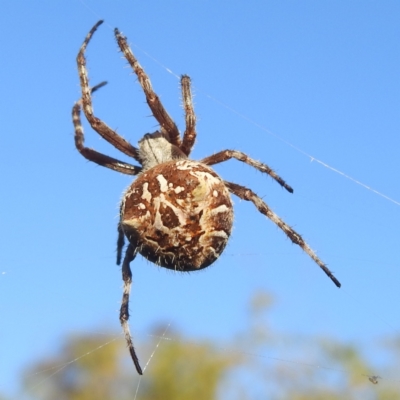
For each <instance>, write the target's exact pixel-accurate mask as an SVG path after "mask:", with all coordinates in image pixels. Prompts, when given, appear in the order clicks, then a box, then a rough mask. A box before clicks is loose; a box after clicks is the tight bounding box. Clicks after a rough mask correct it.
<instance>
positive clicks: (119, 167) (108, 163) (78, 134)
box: [72, 82, 142, 175]
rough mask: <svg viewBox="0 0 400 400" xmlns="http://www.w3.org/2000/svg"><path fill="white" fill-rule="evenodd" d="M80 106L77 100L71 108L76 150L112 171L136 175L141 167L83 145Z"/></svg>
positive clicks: (102, 84) (80, 103)
mask: <svg viewBox="0 0 400 400" xmlns="http://www.w3.org/2000/svg"><path fill="white" fill-rule="evenodd" d="M105 84H106V82H102V83H100V84H99V85H96V86H95V87H93V88H92V89H91V91H92V92H94V91H95V90H97V89H99V88H100V87H102V86H104V85H105ZM81 106H82V100H79V101H77V102H76V103H75V104H74V106H73V108H72V121H73V123H74V127H75V146H76V148H77V149H78V151H79V152H80V153H81V154H82V155H83V156H84V157H85V158H86V159H87V160H89V161H93V162H95V163H96V164H99V165H101V166H103V167H106V168H110V169H113V170H114V171H118V172H122V173H123V174H126V175H137V174H138V173H139V172H140V171H141V170H142V168H141V167H137V166H135V165H132V164H128V163H126V162H123V161H120V160H117V159H116V158H112V157H109V156H106V155H105V154H102V153H99V152H98V151H96V150H93V149H91V148H89V147H85V146H84V143H85V136H84V133H83V126H82V123H81V117H80V114H81Z"/></svg>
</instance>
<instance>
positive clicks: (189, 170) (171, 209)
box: [121, 160, 233, 271]
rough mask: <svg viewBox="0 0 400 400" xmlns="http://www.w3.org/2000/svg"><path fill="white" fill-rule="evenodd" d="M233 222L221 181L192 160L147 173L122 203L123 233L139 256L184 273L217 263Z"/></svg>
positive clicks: (230, 208) (168, 163)
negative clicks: (136, 249)
mask: <svg viewBox="0 0 400 400" xmlns="http://www.w3.org/2000/svg"><path fill="white" fill-rule="evenodd" d="M232 222H233V208H232V201H231V198H230V195H229V192H228V190H227V188H226V187H225V185H224V183H223V181H222V180H221V178H220V177H219V176H218V175H217V174H216V173H215V172H214V171H213V170H212V169H211V168H209V167H208V166H207V165H204V164H201V163H199V162H195V161H190V160H179V161H169V162H165V163H162V164H159V165H157V166H155V167H153V168H151V169H149V170H147V171H146V172H143V173H142V174H140V175H139V176H138V178H137V179H136V180H135V181H134V182H133V183H132V185H130V186H129V187H128V189H127V191H126V192H125V194H124V197H123V200H122V204H121V226H122V229H123V230H124V233H125V235H126V237H127V238H128V240H129V241H130V242H131V243H132V244H134V245H137V246H138V251H139V253H140V254H142V256H144V257H145V258H147V259H148V260H150V261H152V262H154V263H156V264H158V265H160V266H162V267H166V268H170V269H175V270H180V271H193V270H197V269H202V268H206V267H208V266H209V265H210V264H212V263H213V262H214V261H215V260H216V259H217V258H218V257H219V255H220V254H221V253H222V252H223V250H224V248H225V246H226V244H227V242H228V239H229V236H230V233H231V229H232Z"/></svg>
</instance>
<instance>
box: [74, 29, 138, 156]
mask: <svg viewBox="0 0 400 400" xmlns="http://www.w3.org/2000/svg"><path fill="white" fill-rule="evenodd" d="M102 23H103V21H99V22H97V24H96V25H95V26H94V27H93V28H92V29H91V30H90V32H89V33H88V34H87V36H86V38H85V40H84V42H83V44H82V46H81V48H80V50H79V53H78V56H77V58H76V62H77V64H78V73H79V79H80V82H81V89H82V108H83V112H84V114H85V116H86V118H87V120H88V121H89V123H90V126H91V127H92V128H93V129H94V130H95V131H96V132H97V133H98V134H99V135H100V136H101V137H102V138H104V139H105V140H107V142H109V143H110V144H112V145H113V146H114V147H115V148H117V149H118V150H120V151H122V152H123V153H124V154H126V155H128V156H130V157H133V158H134V159H135V160H136V161H139V162H140V158H139V151H138V149H137V148H136V147H134V146H132V145H131V144H130V143H129V142H128V141H127V140H125V139H124V138H123V137H122V136H120V135H118V134H117V133H116V132H115V131H113V130H112V129H111V128H110V127H109V126H108V125H107V124H105V123H104V122H103V121H102V120H100V119H99V118H97V117H95V116H94V114H93V107H92V96H91V93H92V90H91V89H90V86H89V78H88V73H87V69H86V59H85V51H86V47H87V45H88V44H89V42H90V39H91V38H92V36H93V34H94V33H95V32H96V30H97V28H98V27H99V26H100V25H101V24H102Z"/></svg>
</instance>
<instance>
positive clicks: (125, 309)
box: [119, 244, 143, 375]
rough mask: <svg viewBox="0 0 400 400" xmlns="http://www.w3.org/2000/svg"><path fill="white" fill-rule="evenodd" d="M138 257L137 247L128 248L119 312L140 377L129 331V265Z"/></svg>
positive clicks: (130, 280)
mask: <svg viewBox="0 0 400 400" xmlns="http://www.w3.org/2000/svg"><path fill="white" fill-rule="evenodd" d="M135 257H136V247H134V246H133V245H132V244H130V245H129V246H128V249H127V250H126V253H125V258H124V262H123V263H122V279H123V280H124V291H123V295H122V304H121V309H120V312H119V320H120V321H121V326H122V330H123V332H124V335H125V340H126V343H127V344H128V348H129V352H130V354H131V357H132V360H133V363H134V364H135V367H136V371H137V372H138V374H139V375H143V372H142V368H141V367H140V364H139V359H138V356H137V355H136V351H135V348H134V347H133V341H132V336H131V333H130V330H129V323H128V320H129V293H130V291H131V284H132V271H131V268H130V266H129V264H130V263H131V262H132V261H133V260H134V259H135Z"/></svg>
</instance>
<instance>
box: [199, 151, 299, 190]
mask: <svg viewBox="0 0 400 400" xmlns="http://www.w3.org/2000/svg"><path fill="white" fill-rule="evenodd" d="M231 158H236V160H239V161H242V162H244V163H246V164H248V165H250V166H252V167H254V168H256V169H258V170H259V171H261V172H264V173H266V174H268V175H269V176H270V177H271V178H273V179H275V180H276V181H277V182H278V183H279V184H280V185H281V186H282V187H284V188H285V189H286V190H287V191H288V192H290V193H293V189H292V187H291V186H289V185H288V184H287V183H286V182H285V181H284V180H283V179H282V178H281V177H280V176H279V175H278V174H277V173H276V172H275V171H274V170H273V169H271V168H270V167H268V165H266V164H263V163H261V162H259V161H256V160H253V159H252V158H250V157H249V156H248V155H247V154H245V153H242V152H241V151H236V150H223V151H220V152H219V153H215V154H213V155H211V156H209V157H206V158H203V159H202V160H201V161H200V162H202V163H203V164H206V165H214V164H218V163H221V162H224V161H227V160H230V159H231Z"/></svg>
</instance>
